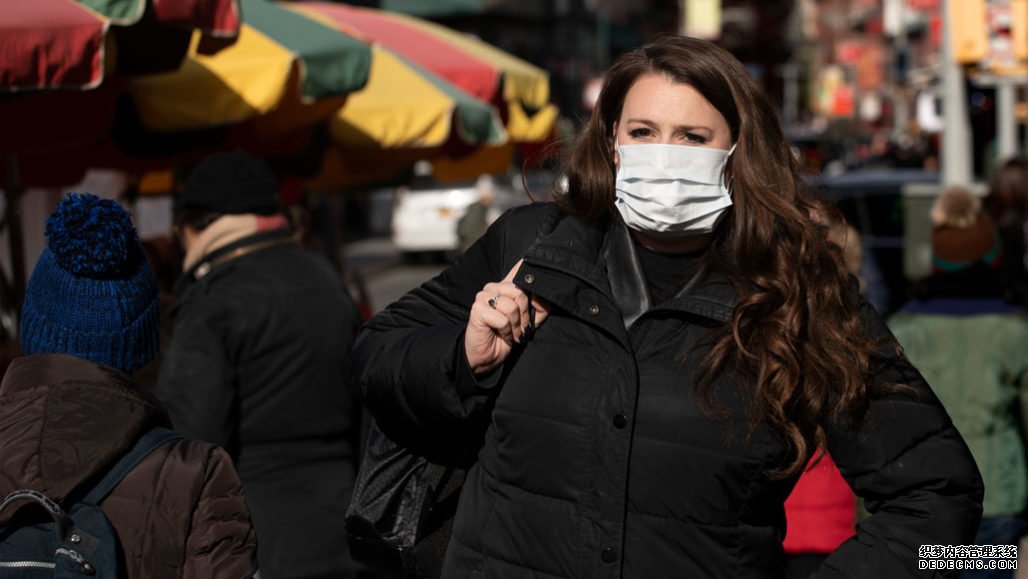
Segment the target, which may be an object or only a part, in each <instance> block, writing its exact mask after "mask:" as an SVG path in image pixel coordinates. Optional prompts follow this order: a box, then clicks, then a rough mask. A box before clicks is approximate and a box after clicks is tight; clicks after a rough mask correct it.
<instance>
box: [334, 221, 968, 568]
mask: <svg viewBox="0 0 1028 579" xmlns="http://www.w3.org/2000/svg"><path fill="white" fill-rule="evenodd" d="M553 213H554V210H553V209H552V207H550V206H545V205H543V206H532V207H529V208H524V209H516V210H514V211H513V212H508V213H507V214H506V215H504V216H503V217H502V218H501V219H500V220H498V221H497V223H496V224H494V226H493V227H492V228H491V229H490V230H489V232H488V233H487V234H486V236H485V237H484V238H483V239H482V240H481V241H480V242H479V243H478V244H476V245H475V246H474V247H472V248H471V250H469V252H468V253H466V254H465V255H464V256H463V257H462V258H461V259H460V260H459V261H458V262H457V263H456V264H455V265H454V266H453V267H451V268H450V269H448V270H447V271H445V272H443V273H442V274H441V275H440V276H439V277H437V278H435V279H433V280H431V281H429V282H427V283H426V284H425V285H423V286H422V287H420V288H418V289H416V290H414V291H412V292H411V293H410V294H408V295H407V296H405V297H404V298H402V299H401V300H399V301H398V302H397V303H395V304H393V305H391V306H390V307H389V308H387V309H386V311H384V312H383V313H381V314H379V315H378V316H376V317H375V318H373V319H372V320H371V321H370V322H369V323H368V325H367V326H366V328H365V330H364V331H363V332H362V334H361V335H360V337H359V339H358V343H357V346H356V347H355V353H354V362H355V368H356V370H357V372H358V377H359V380H360V382H361V386H362V388H364V390H365V394H366V397H367V403H368V405H369V408H370V410H371V411H372V413H373V414H375V415H376V416H378V417H381V418H383V419H388V420H392V421H397V420H399V421H405V422H406V423H408V424H410V425H411V426H412V427H426V426H434V427H442V426H444V425H452V424H453V423H456V422H461V421H466V420H467V419H468V417H469V416H471V415H473V414H475V413H477V412H482V411H491V421H490V425H489V428H488V432H487V434H486V437H485V445H484V447H483V448H482V450H481V451H480V453H479V460H478V463H477V465H476V466H475V467H474V468H473V469H472V470H471V471H470V473H469V476H468V480H467V482H466V484H465V487H464V490H463V494H462V496H461V503H460V507H459V510H458V513H457V518H456V521H455V524H454V534H453V539H452V541H451V544H450V547H449V550H448V552H447V559H446V566H445V569H446V570H445V572H444V577H488V578H490V579H493V578H497V577H511V578H514V577H517V578H523V577H546V578H551V577H580V578H589V579H593V578H599V577H632V578H650V577H732V578H740V577H775V576H778V575H780V573H781V566H782V557H783V555H782V548H781V544H780V543H781V540H782V538H783V536H784V534H785V533H784V531H785V529H784V526H785V521H784V516H783V510H782V503H783V501H784V499H785V497H786V496H787V495H788V494H789V492H790V490H791V488H792V486H793V485H794V483H795V478H793V479H789V480H772V479H771V478H769V476H768V474H769V471H770V470H772V469H774V468H776V467H780V466H782V465H783V461H784V460H786V458H787V457H788V453H787V452H786V449H785V447H784V446H783V445H782V444H781V443H780V442H779V441H778V440H776V438H775V437H773V436H772V435H771V434H770V433H769V432H768V431H766V430H758V431H757V433H756V434H755V435H754V436H753V437H752V438H751V439H750V440H747V439H746V429H747V426H748V425H747V420H746V419H745V416H746V410H745V409H746V407H747V405H748V401H749V400H748V398H749V388H748V387H747V385H746V384H742V383H737V382H734V381H732V380H731V378H727V377H726V378H721V379H720V380H719V381H718V382H717V383H716V384H715V388H716V396H717V400H718V402H719V403H720V404H722V405H724V406H726V407H727V408H729V409H730V410H731V411H732V414H733V415H734V416H735V417H736V419H735V420H734V421H733V422H732V423H731V424H726V423H725V422H724V421H721V420H719V419H717V418H713V417H711V416H708V415H705V414H704V413H703V412H702V411H701V410H699V409H698V407H697V404H696V403H695V402H694V399H693V396H692V388H693V386H692V382H691V372H690V369H692V368H694V367H695V366H696V364H697V361H698V360H699V359H700V358H701V357H702V356H703V355H704V353H705V350H704V349H703V348H702V347H700V348H697V349H695V350H694V349H693V348H694V347H696V346H697V345H698V344H700V343H701V340H702V339H703V338H704V337H706V336H708V334H709V331H710V329H711V328H714V327H716V326H718V325H720V324H724V323H725V322H727V321H728V320H729V319H730V316H731V313H732V309H733V296H734V291H733V289H732V287H731V286H730V285H729V284H728V283H726V282H724V281H719V280H718V279H717V277H716V276H714V275H709V276H707V277H705V278H704V279H703V280H702V281H700V282H699V283H695V284H690V287H686V289H684V290H683V291H682V292H681V293H680V294H679V295H678V296H677V297H676V298H674V299H672V300H670V301H669V302H667V303H664V304H661V305H660V306H659V307H654V308H650V307H649V305H648V303H647V302H648V300H649V298H648V297H647V294H646V290H645V289H644V285H643V281H642V279H643V278H642V275H641V271H640V269H639V266H638V262H637V260H636V258H635V254H634V250H633V248H632V246H631V241H630V238H629V235H628V233H627V231H626V230H625V229H624V228H622V227H619V226H615V227H611V228H610V229H609V230H607V229H600V228H596V227H591V226H586V225H584V224H582V223H581V222H579V221H577V220H575V219H573V218H564V219H562V220H558V221H559V222H557V223H556V224H555V225H552V223H551V225H550V226H546V225H542V224H544V223H546V222H547V221H548V220H550V219H551V217H549V216H552V215H553ZM551 227H552V228H553V230H552V232H549V233H544V234H543V235H542V237H541V238H540V239H539V240H538V241H537V242H535V243H534V244H532V240H533V239H534V238H535V236H536V232H537V231H539V230H540V229H542V230H543V231H544V232H545V231H546V230H547V229H550V228H551ZM530 244H531V245H532V246H531V247H528V246H529V245H530ZM522 256H524V259H525V263H524V265H523V266H522V267H521V269H520V271H519V272H518V274H517V275H516V277H515V283H517V284H518V285H519V286H520V287H522V288H523V289H525V290H526V291H530V292H533V293H535V294H537V295H538V296H541V297H543V298H545V299H547V300H549V301H550V302H551V303H553V304H554V305H555V306H556V309H555V310H554V311H552V312H551V314H550V316H549V318H548V319H547V320H546V321H545V323H544V324H543V325H542V326H541V327H540V328H539V330H538V331H537V332H536V334H535V336H534V338H533V339H532V340H531V341H530V342H528V344H527V346H526V347H524V348H523V349H522V350H520V351H516V352H515V354H514V355H513V356H512V357H511V358H510V359H508V361H507V363H506V364H505V367H504V369H503V371H502V376H501V379H500V380H499V382H498V384H497V385H496V386H494V387H493V388H486V387H483V386H481V385H479V384H478V383H477V382H476V381H475V379H474V377H473V376H472V375H471V374H470V371H469V370H468V368H467V362H466V358H465V354H464V352H463V351H462V344H463V329H464V326H465V323H466V319H467V316H468V311H469V306H470V304H471V303H472V302H473V301H474V295H475V293H476V292H477V291H479V290H480V289H481V287H482V286H483V285H484V284H485V283H486V282H488V281H495V280H499V279H501V278H503V276H504V275H505V274H506V273H507V271H508V270H509V268H511V267H512V266H513V264H514V263H515V262H516V261H517V259H518V258H520V257H522ZM865 310H866V311H865V312H864V314H865V321H866V325H867V328H868V331H869V332H872V333H874V334H884V333H885V332H886V331H887V330H886V329H885V327H884V326H883V325H882V324H881V322H880V321H879V320H878V318H877V316H876V314H875V313H874V312H873V311H872V310H871V309H870V308H865ZM626 326H628V328H627V329H626ZM683 360H684V363H683ZM877 373H878V376H877V377H876V378H877V379H879V380H886V381H893V382H900V383H903V384H909V385H910V386H912V387H913V389H912V391H910V392H908V393H906V394H896V395H890V396H889V397H887V398H879V399H876V400H874V401H873V403H872V406H871V410H870V413H869V415H868V418H867V421H866V422H865V423H864V426H863V427H862V428H861V429H860V430H852V429H847V428H836V429H834V430H832V432H831V440H830V445H829V452H830V453H831V455H832V457H833V458H834V459H835V460H836V462H837V463H838V465H839V468H840V470H841V471H842V473H843V475H844V476H845V477H846V478H847V480H848V481H849V482H850V484H851V485H852V486H853V488H854V490H856V491H857V492H858V493H859V494H860V495H862V496H864V497H865V498H866V499H867V506H868V508H869V509H870V510H871V511H872V512H873V513H874V515H873V516H872V517H870V518H869V519H867V520H865V521H863V522H862V523H861V524H860V525H859V527H858V534H857V537H856V538H854V539H852V540H850V541H848V542H847V543H845V544H844V545H843V546H842V547H840V548H839V550H838V551H837V552H836V553H834V554H833V555H832V556H831V557H830V559H829V560H828V563H827V567H826V568H823V569H822V573H823V574H822V575H819V576H822V577H829V576H839V577H867V578H874V579H883V578H885V577H888V578H895V577H907V576H921V575H925V574H926V573H927V572H924V571H918V564H917V549H918V547H919V546H920V545H923V544H942V545H956V544H966V543H969V542H971V541H972V540H973V538H974V535H975V530H976V528H977V525H978V521H979V517H980V510H981V507H980V502H981V498H982V485H981V479H980V477H979V474H978V470H977V468H976V466H975V464H974V462H973V459H972V458H971V456H970V453H969V452H968V450H967V447H966V446H965V444H964V442H963V440H962V439H961V438H960V435H959V434H958V433H957V431H956V430H955V429H954V428H953V426H952V424H951V423H950V419H949V417H948V416H947V415H946V412H945V411H944V410H943V409H942V407H941V406H940V405H939V403H938V401H937V399H936V398H935V396H934V395H933V394H932V392H931V391H930V390H929V388H928V386H927V385H926V384H925V383H924V381H923V380H922V379H921V377H920V375H919V374H918V373H917V372H916V371H915V370H914V369H913V368H912V367H911V366H910V365H909V364H908V363H907V362H906V361H905V360H904V359H902V358H898V357H895V356H893V357H892V358H890V359H888V360H886V361H883V362H882V363H880V364H879V365H878V368H877ZM726 434H730V436H727V437H726Z"/></svg>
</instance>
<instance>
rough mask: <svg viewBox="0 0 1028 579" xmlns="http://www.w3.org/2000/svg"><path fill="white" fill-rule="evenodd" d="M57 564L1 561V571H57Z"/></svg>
mask: <svg viewBox="0 0 1028 579" xmlns="http://www.w3.org/2000/svg"><path fill="white" fill-rule="evenodd" d="M56 568H57V564H56V563H47V562H46V561H0V569H56Z"/></svg>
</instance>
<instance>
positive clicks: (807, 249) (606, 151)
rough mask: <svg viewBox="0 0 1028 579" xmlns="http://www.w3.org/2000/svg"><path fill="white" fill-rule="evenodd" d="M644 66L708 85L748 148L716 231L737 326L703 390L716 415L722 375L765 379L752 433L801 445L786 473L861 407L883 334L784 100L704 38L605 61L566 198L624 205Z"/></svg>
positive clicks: (702, 87) (741, 150) (709, 259)
mask: <svg viewBox="0 0 1028 579" xmlns="http://www.w3.org/2000/svg"><path fill="white" fill-rule="evenodd" d="M645 74H665V75H668V77H670V78H671V79H672V80H673V81H675V82H680V83H683V84H688V85H690V86H692V87H693V88H695V89H696V90H698V91H699V92H700V93H701V94H702V95H703V96H704V97H705V98H706V99H707V100H708V101H710V103H711V104H712V105H713V106H714V107H715V108H716V109H717V110H718V111H719V112H720V113H721V114H722V115H723V116H724V118H725V119H726V120H727V121H728V126H729V127H730V128H731V131H732V138H733V141H735V143H736V145H737V148H736V151H735V153H734V154H733V155H732V157H731V158H730V160H729V162H728V165H727V167H726V169H725V171H726V179H727V180H728V182H729V183H731V188H732V201H733V204H732V207H731V208H730V210H729V211H728V214H727V215H726V217H725V218H723V219H722V221H721V223H720V224H719V225H718V227H717V229H716V230H715V235H714V239H713V241H712V243H711V246H710V248H709V250H708V252H707V254H706V257H705V262H706V264H707V266H708V267H709V268H712V269H715V270H718V271H720V272H721V273H722V274H724V275H725V276H726V277H727V278H728V279H729V280H730V281H731V282H732V284H733V286H734V287H735V289H736V292H737V295H738V299H737V303H736V306H735V310H734V313H733V315H732V321H731V323H730V324H726V326H725V327H724V328H723V329H722V330H721V331H720V332H719V333H717V334H715V336H714V338H713V343H712V346H711V348H710V351H709V353H708V354H707V355H706V357H705V358H704V363H703V364H702V367H701V368H700V369H699V370H698V374H697V380H696V385H697V389H698V390H699V391H700V394H702V396H701V398H700V400H701V402H702V403H703V404H704V406H705V408H707V409H708V410H717V407H716V406H717V405H716V404H714V403H713V399H714V397H713V393H712V391H713V381H714V379H715V378H716V377H717V376H718V375H720V374H722V373H723V372H725V371H726V370H728V369H731V370H732V371H733V372H736V373H737V374H736V375H738V376H741V377H744V378H746V379H748V380H749V381H752V382H753V383H754V385H755V386H754V388H755V391H754V400H753V406H754V409H755V410H756V413H755V415H754V418H755V419H754V420H752V421H751V422H750V424H751V427H750V433H751V434H752V433H753V432H754V431H755V429H756V427H757V425H758V424H760V422H761V421H763V422H764V423H766V424H767V425H768V426H769V427H770V428H771V430H772V431H773V432H774V433H776V434H777V435H779V436H780V437H781V438H782V439H783V440H784V441H786V443H787V444H788V445H790V446H791V448H792V450H793V451H794V455H793V458H792V461H791V462H790V463H788V465H787V466H785V467H784V468H783V469H780V470H779V471H778V473H777V474H778V475H780V476H790V475H793V474H795V473H796V472H798V471H799V470H800V469H802V468H803V466H804V464H805V463H806V461H807V459H808V457H810V456H812V455H813V454H814V451H815V450H816V449H823V448H824V447H825V439H826V430H827V428H828V426H829V425H830V424H831V422H832V421H833V420H836V419H839V418H840V417H841V416H842V415H843V414H846V415H848V416H849V417H850V418H851V419H853V420H854V421H859V420H860V418H861V417H862V416H863V414H864V412H865V410H866V406H867V401H868V395H869V391H870V388H871V386H870V384H869V377H870V363H871V357H872V355H873V353H874V350H875V343H873V342H872V341H871V340H869V339H867V338H866V337H865V333H864V332H863V327H862V323H861V320H860V318H859V308H858V302H857V292H856V290H855V289H854V286H853V284H851V283H850V282H849V280H848V279H847V273H846V271H845V268H844V266H843V263H842V257H841V254H840V251H839V249H838V248H837V247H835V246H833V245H831V244H830V243H829V242H828V241H827V239H826V235H825V231H824V228H822V227H820V226H818V225H817V224H816V223H815V222H814V221H813V220H812V219H811V218H810V215H811V211H812V209H814V208H815V207H816V206H817V204H818V200H817V198H816V195H815V194H814V191H813V190H812V189H811V188H809V187H807V186H806V185H805V184H804V181H803V179H802V177H801V174H800V170H799V167H798V163H797V162H796V160H795V159H794V157H793V155H792V153H791V152H790V150H789V146H788V143H787V141H786V139H785V136H784V134H783V132H782V129H781V126H780V124H779V120H778V115H777V113H776V110H775V108H774V107H773V106H772V104H771V103H770V101H769V99H768V98H767V97H766V96H765V94H764V92H763V91H762V90H761V89H760V88H759V86H758V85H757V84H756V82H755V81H754V80H753V79H752V78H751V77H750V75H749V74H748V73H747V72H746V70H745V69H744V68H743V66H742V65H741V64H740V63H739V61H738V60H736V59H735V57H733V56H732V55H731V54H729V53H728V52H727V51H725V50H723V49H721V48H719V47H718V46H716V45H714V44H712V43H710V42H706V41H703V40H698V39H692V38H685V37H676V36H663V37H658V38H657V39H656V40H654V41H652V42H650V43H649V44H647V45H645V46H643V47H641V48H638V49H636V50H634V51H632V52H629V53H627V54H625V55H623V56H622V57H621V58H619V59H618V60H617V62H615V63H614V65H613V66H611V68H610V69H609V70H608V72H607V74H606V76H605V78H604V81H603V86H602V89H601V91H600V96H599V100H598V102H597V104H596V108H595V109H594V111H593V114H592V117H591V119H590V121H589V124H588V126H587V128H586V129H585V131H584V132H583V134H582V135H580V137H579V139H578V140H577V142H576V143H575V145H574V146H573V148H572V150H571V153H570V155H569V158H568V161H567V164H566V171H567V176H568V185H569V186H568V192H567V193H566V194H565V195H563V196H559V197H558V203H559V204H560V205H561V206H562V208H563V209H564V210H565V211H567V212H568V213H570V214H572V215H575V216H577V217H579V218H580V219H583V220H585V221H588V222H609V221H610V220H618V219H620V217H619V216H618V215H617V212H616V211H614V183H615V178H616V173H617V171H616V169H615V167H614V158H613V149H614V143H613V134H614V125H615V122H616V121H617V120H618V119H619V118H620V116H621V109H622V105H623V104H624V100H625V95H626V94H627V93H628V90H629V89H630V88H631V86H632V85H633V83H634V82H635V81H636V80H637V79H638V78H639V77H640V76H642V75H645Z"/></svg>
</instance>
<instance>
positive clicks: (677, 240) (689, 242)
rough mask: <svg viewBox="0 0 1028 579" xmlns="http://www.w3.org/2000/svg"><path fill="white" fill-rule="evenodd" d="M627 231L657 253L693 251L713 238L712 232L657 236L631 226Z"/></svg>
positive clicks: (703, 246) (706, 244)
mask: <svg viewBox="0 0 1028 579" xmlns="http://www.w3.org/2000/svg"><path fill="white" fill-rule="evenodd" d="M628 231H629V232H630V233H631V234H632V237H633V238H634V239H635V240H636V241H637V242H638V243H639V244H641V245H642V246H643V247H645V248H646V249H648V250H650V251H655V252H657V253H693V252H696V251H699V250H701V249H704V248H705V247H707V246H708V245H710V242H711V241H712V240H713V239H714V234H713V233H700V234H696V235H681V236H673V237H672V236H667V237H664V236H661V237H658V236H654V235H648V234H646V233H643V232H641V231H636V230H634V229H631V228H629V230H628Z"/></svg>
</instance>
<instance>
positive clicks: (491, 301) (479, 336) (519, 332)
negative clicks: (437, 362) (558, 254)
mask: <svg viewBox="0 0 1028 579" xmlns="http://www.w3.org/2000/svg"><path fill="white" fill-rule="evenodd" d="M522 261H524V260H518V262H517V263H515V264H514V267H513V268H511V270H510V271H509V272H508V273H507V277H505V278H503V280H502V281H500V282H490V283H487V284H485V286H484V287H483V288H482V291H480V292H478V294H476V295H475V303H474V304H472V305H471V317H470V318H468V327H467V330H465V332H464V351H465V352H466V353H467V356H468V364H469V365H470V366H471V370H472V371H473V372H474V373H475V374H484V373H486V372H489V371H490V370H493V369H494V368H496V367H497V366H499V365H500V364H502V363H503V361H504V360H506V359H507V356H509V355H510V352H511V350H512V349H513V348H514V343H515V342H519V343H520V342H521V340H522V338H523V336H524V335H525V329H526V326H528V323H529V316H528V303H529V297H528V295H527V294H526V293H525V292H523V291H521V289H520V288H518V286H516V285H514V283H513V281H511V280H513V279H514V274H515V273H517V271H518V268H520V267H521V262H522ZM531 301H532V308H533V309H535V325H536V327H538V326H540V325H541V324H542V323H543V320H545V319H546V316H547V315H548V314H549V308H548V306H547V304H546V303H545V302H544V301H543V300H540V299H539V298H536V297H533V298H531Z"/></svg>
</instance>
